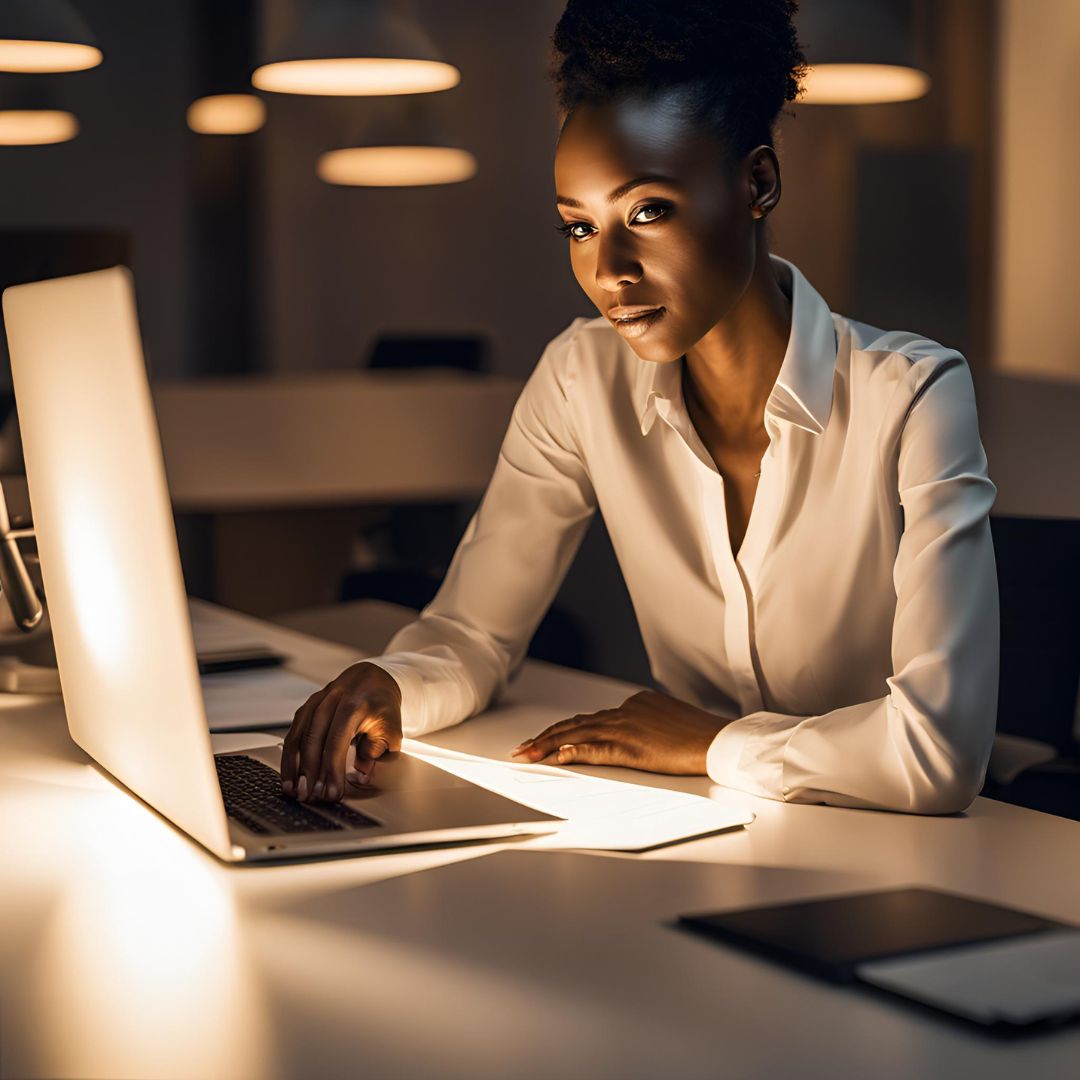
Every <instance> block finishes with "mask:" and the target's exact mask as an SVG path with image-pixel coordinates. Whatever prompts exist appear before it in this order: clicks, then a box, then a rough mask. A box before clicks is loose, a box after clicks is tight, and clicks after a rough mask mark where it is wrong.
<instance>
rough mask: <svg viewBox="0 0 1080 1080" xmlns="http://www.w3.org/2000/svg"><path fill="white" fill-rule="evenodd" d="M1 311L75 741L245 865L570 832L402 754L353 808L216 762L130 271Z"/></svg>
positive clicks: (40, 289) (257, 764)
mask: <svg viewBox="0 0 1080 1080" xmlns="http://www.w3.org/2000/svg"><path fill="white" fill-rule="evenodd" d="M3 311H4V322H5V326H6V328H7V337H8V345H9V352H10V354H11V369H12V378H13V382H14V388H15V399H16V404H17V406H18V410H19V421H20V427H21V431H22V441H23V454H24V458H25V462H26V476H27V483H28V486H29V493H30V501H31V505H32V508H33V520H34V526H35V530H36V533H37V542H38V555H39V557H40V560H41V573H42V579H43V582H44V586H45V595H46V599H47V601H48V606H49V616H50V619H51V622H52V628H53V639H54V644H55V647H56V661H57V667H58V669H59V672H60V683H61V686H62V689H63V695H64V706H65V710H66V712H67V721H68V729H69V730H70V732H71V737H72V738H73V739H74V740H75V742H76V743H78V745H79V746H81V747H82V748H83V750H85V751H86V752H87V753H88V754H89V755H90V756H91V757H92V758H93V759H94V761H96V762H97V763H98V765H100V766H101V767H102V768H103V769H104V770H106V771H107V772H108V773H110V774H111V775H112V776H113V777H114V778H115V779H116V780H118V781H119V782H120V783H121V784H123V785H124V786H125V787H126V788H127V789H128V791H129V792H130V793H131V794H133V795H135V796H137V797H138V798H139V799H141V800H143V801H144V802H146V803H148V804H149V805H150V806H151V807H153V808H154V809H155V810H157V811H158V812H159V813H160V814H162V815H163V816H164V817H166V818H167V819H168V820H169V821H171V822H172V823H173V824H175V825H176V826H178V827H179V828H180V829H181V830H183V831H184V832H185V833H187V834H188V835H189V836H191V837H192V838H193V839H195V840H196V841H198V842H199V843H200V844H202V845H203V846H204V847H206V848H207V849H208V850H209V851H211V852H212V853H213V854H214V855H216V856H217V857H218V858H220V859H222V860H224V861H226V862H230V863H243V862H253V861H262V860H276V859H295V858H302V857H307V856H329V855H338V854H342V853H348V852H359V851H373V850H379V849H388V848H402V847H410V846H416V845H428V844H436V843H448V842H450V843H453V842H460V841H467V840H480V839H497V838H504V837H510V836H516V835H522V834H531V833H539V832H551V831H553V830H555V829H556V828H557V827H558V825H559V824H560V821H561V819H559V818H556V817H553V816H551V815H549V814H543V813H540V812H538V811H535V810H532V809H529V808H527V807H524V806H521V805H519V804H518V803H515V802H513V801H512V800H510V799H506V798H503V797H502V796H500V795H496V794H494V793H493V792H489V791H486V790H484V789H483V788H481V787H479V786H477V785H475V784H472V783H469V782H468V781H466V780H463V779H460V778H458V777H456V776H453V775H452V774H450V773H448V772H446V771H444V770H442V769H439V768H438V767H436V766H434V765H431V764H429V763H428V762H425V761H422V760H420V759H418V758H415V757H410V756H409V755H407V754H403V753H397V754H391V755H388V756H387V758H385V759H380V761H379V764H378V765H377V766H376V769H375V773H374V777H373V783H372V785H370V786H369V787H367V788H363V789H361V788H357V789H355V791H356V792H357V794H356V796H355V797H353V796H352V795H350V796H348V797H346V798H345V799H343V800H342V802H341V803H338V804H331V803H299V802H296V801H295V800H294V799H291V798H289V797H288V796H286V795H285V794H284V793H283V792H282V790H281V782H280V775H279V768H280V760H281V747H280V746H270V747H263V748H261V749H253V750H247V751H239V752H230V753H219V754H215V753H214V752H213V746H212V742H211V737H210V730H209V724H208V720H207V715H206V708H205V703H204V700H203V696H202V690H201V686H200V680H199V671H198V666H197V661H196V654H195V646H194V642H193V638H192V629H191V619H190V614H189V609H188V601H187V596H186V593H185V589H184V581H183V575H182V572H181V568H180V556H179V551H178V548H177V542H176V527H175V523H174V520H173V515H172V508H171V505H170V501H169V491H168V486H167V484H166V476H165V464H164V459H163V456H162V451H161V442H160V438H159V435H158V428H157V420H156V417H155V414H154V408H153V403H152V399H151V395H150V387H149V383H148V381H147V376H146V370H145V366H144V363H143V355H142V346H141V343H140V338H139V326H138V318H137V315H136V308H135V296H134V288H133V282H132V276H131V272H130V271H129V270H128V269H127V268H126V267H123V266H117V267H113V268H111V269H108V270H99V271H96V272H94V273H89V274H79V275H75V276H72V277H63V278H56V279H53V280H50V281H42V282H35V283H32V284H28V285H17V286H14V287H12V288H9V289H6V290H5V291H4V296H3ZM191 436H192V438H198V432H197V431H193V432H192V433H191Z"/></svg>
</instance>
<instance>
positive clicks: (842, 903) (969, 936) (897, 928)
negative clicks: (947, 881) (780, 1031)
mask: <svg viewBox="0 0 1080 1080" xmlns="http://www.w3.org/2000/svg"><path fill="white" fill-rule="evenodd" d="M679 922H680V923H681V924H682V925H684V926H688V927H690V928H692V929H694V930H698V931H700V932H702V933H705V934H709V935H711V936H713V937H717V938H720V939H721V940H722V941H726V942H729V943H731V944H733V945H738V946H740V947H743V948H747V949H752V950H753V951H754V952H757V953H761V954H763V955H765V956H768V957H770V958H772V959H774V960H780V961H782V962H784V963H786V964H791V965H793V966H795V967H798V968H802V969H803V970H804V971H809V972H811V973H812V974H814V975H820V976H822V977H824V978H827V979H831V980H832V981H834V982H851V981H852V980H854V979H855V978H856V973H855V968H856V967H857V966H858V965H859V964H861V963H863V962H864V961H868V960H880V959H884V958H885V957H894V956H906V955H909V954H911V953H916V952H926V951H928V950H931V949H941V948H945V947H948V946H957V945H970V944H973V943H974V942H979V941H993V940H996V939H999V938H1005V937H1011V936H1013V935H1016V934H1030V933H1035V932H1038V931H1042V930H1051V929H1056V928H1058V927H1060V926H1061V925H1062V924H1061V923H1056V922H1053V921H1051V920H1049V919H1042V918H1039V917H1038V916H1036V915H1028V914H1026V913H1025V912H1022V911H1014V910H1012V909H1010V908H1004V907H998V906H997V905H996V904H987V903H983V902H982V901H981V900H972V899H970V898H969V897H966V896H957V895H955V894H953V893H947V892H940V891H938V890H936V889H888V890H885V891H881V892H865V893H853V894H850V895H846V896H832V897H825V898H824V899H818V900H802V901H798V902H796V903H789V904H773V905H769V906H768V907H756V908H744V909H742V910H739V911H722V912H712V913H703V914H693V915H681V916H679Z"/></svg>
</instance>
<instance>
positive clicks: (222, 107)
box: [187, 94, 266, 135]
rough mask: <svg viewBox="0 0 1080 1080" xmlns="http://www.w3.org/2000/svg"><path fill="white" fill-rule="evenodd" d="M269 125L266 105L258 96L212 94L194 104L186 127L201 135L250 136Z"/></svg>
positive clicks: (189, 112) (190, 106) (191, 106)
mask: <svg viewBox="0 0 1080 1080" xmlns="http://www.w3.org/2000/svg"><path fill="white" fill-rule="evenodd" d="M265 123H266V105H265V104H263V100H262V98H260V97H256V95H255V94H210V95H209V96H207V97H201V98H199V99H198V100H196V101H193V102H192V103H191V104H190V105H189V106H188V110H187V124H188V127H189V128H191V130H192V131H194V132H197V133H198V134H200V135H250V134H251V133H252V132H253V131H258V130H259V128H261V127H262V126H263V124H265Z"/></svg>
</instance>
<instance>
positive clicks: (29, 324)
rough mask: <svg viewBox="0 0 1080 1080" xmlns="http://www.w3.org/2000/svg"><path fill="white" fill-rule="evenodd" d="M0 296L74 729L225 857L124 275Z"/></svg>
mask: <svg viewBox="0 0 1080 1080" xmlns="http://www.w3.org/2000/svg"><path fill="white" fill-rule="evenodd" d="M3 309H4V322H5V325H6V328H7V338H8V346H9V351H10V353H11V369H12V378H13V382H14V387H15V399H16V403H17V405H18V410H19V422H20V426H21V429H22V441H23V453H24V457H25V460H26V475H27V482H28V485H29V489H30V501H31V506H32V509H33V520H34V525H35V530H36V532H37V538H38V552H39V555H40V558H41V572H42V579H43V582H44V585H45V595H46V599H47V602H48V606H49V615H50V619H51V621H52V627H53V636H54V640H55V644H56V659H57V666H58V668H59V671H60V682H61V686H62V687H63V692H64V706H65V709H66V712H67V720H68V727H69V729H70V731H71V736H72V738H73V739H74V740H75V742H77V743H78V744H79V746H81V747H82V748H83V749H84V750H85V751H86V752H87V753H88V754H89V755H90V756H91V757H93V758H94V759H95V760H96V761H97V762H99V763H100V764H101V765H102V766H103V767H104V768H105V769H107V770H108V771H109V772H110V773H112V774H113V775H114V776H115V777H116V778H117V779H118V780H120V781H121V782H122V783H123V784H125V785H126V786H127V787H128V788H130V789H131V790H132V791H133V792H135V794H137V795H138V796H140V798H142V799H145V800H146V802H148V803H149V804H150V805H151V806H153V807H155V808H156V809H157V810H159V811H160V812H161V813H162V814H164V815H165V816H166V817H167V818H169V819H170V820H172V821H173V822H175V823H176V824H177V825H178V826H179V827H180V828H182V829H183V830H184V831H185V832H187V833H189V834H190V835H191V836H192V837H194V838H195V839H196V840H198V841H199V842H200V843H202V844H204V845H205V846H206V847H208V848H209V849H210V850H211V851H213V852H214V853H215V854H217V855H219V856H220V857H222V858H226V859H227V858H229V857H230V856H231V848H232V845H231V842H230V840H229V830H228V825H227V821H226V817H225V810H224V806H223V805H222V801H221V794H220V791H219V789H218V783H217V776H216V772H215V769H214V762H213V756H212V753H211V744H210V734H209V729H208V726H207V723H206V717H205V713H204V710H203V699H202V693H201V689H200V684H199V678H198V669H197V667H196V662H195V647H194V644H193V641H192V635H191V622H190V617H189V614H188V606H187V598H186V595H185V589H184V582H183V576H182V573H181V569H180V556H179V551H178V549H177V544H176V528H175V524H174V521H173V515H172V509H171V506H170V502H169V493H168V487H167V484H166V479H165V465H164V459H163V457H162V452H161V443H160V440H159V436H158V428H157V420H156V418H155V415H154V410H153V404H152V401H151V397H150V388H149V384H148V382H147V377H146V370H145V366H144V363H143V355H142V347H141V344H140V340H139V326H138V318H137V315H136V311H135V297H134V290H133V287H132V278H131V273H130V271H129V270H128V269H127V268H126V267H114V268H113V269H110V270H101V271H97V272H95V273H92V274H79V275H76V276H74V277H66V278H57V279H55V280H52V281H43V282H36V283H34V284H31V285H18V286H15V287H13V288H9V289H6V290H5V291H4V299H3Z"/></svg>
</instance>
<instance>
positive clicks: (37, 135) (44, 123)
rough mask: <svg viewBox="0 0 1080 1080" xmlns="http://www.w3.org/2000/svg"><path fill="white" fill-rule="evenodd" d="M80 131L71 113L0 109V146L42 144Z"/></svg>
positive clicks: (53, 141) (57, 141)
mask: <svg viewBox="0 0 1080 1080" xmlns="http://www.w3.org/2000/svg"><path fill="white" fill-rule="evenodd" d="M78 134H79V121H78V120H77V119H76V118H75V116H74V114H72V113H69V112H62V111H61V110H59V109H4V110H0V146H44V145H47V144H49V143H62V142H67V141H68V140H69V139H74V138H75V136H76V135H78Z"/></svg>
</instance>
